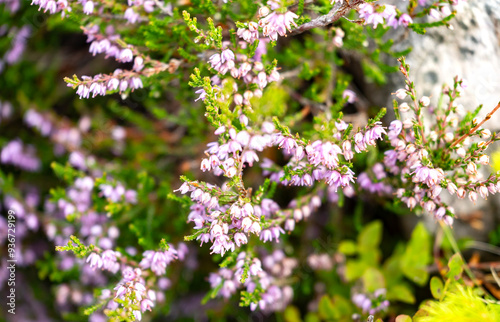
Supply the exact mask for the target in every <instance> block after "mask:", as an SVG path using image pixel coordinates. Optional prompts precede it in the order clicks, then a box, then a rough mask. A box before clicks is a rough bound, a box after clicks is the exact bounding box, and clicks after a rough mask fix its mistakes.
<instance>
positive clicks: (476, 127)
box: [450, 102, 500, 147]
mask: <svg viewBox="0 0 500 322" xmlns="http://www.w3.org/2000/svg"><path fill="white" fill-rule="evenodd" d="M499 108H500V102H499V103H498V104H497V106H495V108H494V109H493V110H491V112H489V113H488V115H486V117H485V118H484V120H482V121H481V122H480V123H479V124H478V125H476V126H474V128H472V130H470V131H469V132H468V133H466V134H464V135H462V136H461V137H460V138H459V139H458V140H456V141H455V142H453V144H452V145H451V146H450V147H454V146H455V145H457V144H459V143H460V142H462V141H463V140H465V138H466V137H468V136H471V135H472V134H473V133H474V132H476V130H477V129H479V128H480V127H481V125H483V124H484V123H486V121H488V120H489V119H490V118H491V117H492V116H493V114H495V112H496V111H498V109H499Z"/></svg>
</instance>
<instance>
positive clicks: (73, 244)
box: [56, 236, 95, 258]
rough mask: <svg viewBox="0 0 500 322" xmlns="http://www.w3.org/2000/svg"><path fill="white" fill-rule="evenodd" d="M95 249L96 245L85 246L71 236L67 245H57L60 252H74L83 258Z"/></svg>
mask: <svg viewBox="0 0 500 322" xmlns="http://www.w3.org/2000/svg"><path fill="white" fill-rule="evenodd" d="M94 249H95V246H94V245H90V246H85V245H83V244H82V243H81V242H80V240H79V239H78V238H77V237H75V236H71V237H70V239H69V240H68V244H67V245H66V246H56V250H57V251H59V252H64V251H66V252H73V253H74V254H75V255H76V256H77V257H79V258H83V257H86V256H87V255H88V254H89V253H91V252H92V251H93V250H94Z"/></svg>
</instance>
